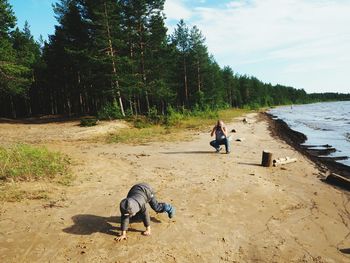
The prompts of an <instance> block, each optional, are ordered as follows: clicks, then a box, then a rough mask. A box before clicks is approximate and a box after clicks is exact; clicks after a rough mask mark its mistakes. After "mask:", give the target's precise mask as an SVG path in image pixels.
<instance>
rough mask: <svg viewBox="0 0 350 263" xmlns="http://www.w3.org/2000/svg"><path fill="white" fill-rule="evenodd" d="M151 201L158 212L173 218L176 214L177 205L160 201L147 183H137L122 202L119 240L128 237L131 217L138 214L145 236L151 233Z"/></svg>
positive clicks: (152, 206)
mask: <svg viewBox="0 0 350 263" xmlns="http://www.w3.org/2000/svg"><path fill="white" fill-rule="evenodd" d="M147 203H149V204H150V206H151V208H152V209H153V210H154V211H156V212H157V213H165V212H166V213H168V217H169V218H172V217H173V216H174V215H175V207H173V206H172V205H171V204H167V203H158V201H157V199H156V197H155V195H154V191H153V189H152V188H151V187H150V186H149V185H148V184H146V183H141V184H136V185H134V186H133V187H131V189H130V191H129V193H128V195H127V198H124V199H123V200H122V201H121V202H120V213H121V231H122V233H121V235H120V236H119V237H118V238H116V240H117V241H121V240H124V239H127V236H126V231H127V229H128V226H129V220H130V218H132V217H134V216H137V217H141V218H142V221H143V224H144V226H145V227H146V231H144V232H143V233H142V234H143V235H145V236H149V235H151V226H150V222H151V220H150V215H149V213H148V210H147V206H146V204H147Z"/></svg>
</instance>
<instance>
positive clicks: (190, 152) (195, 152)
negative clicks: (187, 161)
mask: <svg viewBox="0 0 350 263" xmlns="http://www.w3.org/2000/svg"><path fill="white" fill-rule="evenodd" d="M162 153H163V154H203V153H206V154H208V153H215V151H182V152H162Z"/></svg>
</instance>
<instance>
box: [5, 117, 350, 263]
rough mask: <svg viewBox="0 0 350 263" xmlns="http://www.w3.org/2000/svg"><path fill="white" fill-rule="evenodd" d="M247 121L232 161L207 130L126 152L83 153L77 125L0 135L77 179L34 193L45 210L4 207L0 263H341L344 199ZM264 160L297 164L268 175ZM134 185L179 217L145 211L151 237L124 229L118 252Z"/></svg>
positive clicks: (345, 239) (346, 246) (120, 147)
mask: <svg viewBox="0 0 350 263" xmlns="http://www.w3.org/2000/svg"><path fill="white" fill-rule="evenodd" d="M245 118H246V119H247V121H248V123H246V124H245V123H243V122H242V121H241V120H242V118H238V119H236V120H234V121H232V123H229V124H228V128H229V130H231V129H235V130H236V131H237V132H236V133H232V136H233V141H232V153H231V154H229V155H227V154H224V151H223V153H221V154H215V153H214V151H213V149H212V148H211V147H210V146H209V140H210V139H211V138H210V135H209V133H210V128H211V127H208V130H206V131H203V132H201V133H193V140H192V141H190V142H189V141H186V142H182V141H179V142H171V143H157V142H155V143H149V144H145V145H137V146H132V145H124V144H103V143H92V142H89V141H87V140H86V139H87V138H89V136H94V135H95V133H94V132H89V128H79V129H80V130H79V132H80V133H81V134H83V136H78V131H77V130H75V129H78V128H77V123H56V124H40V125H38V124H37V125H28V124H27V125H24V124H0V137H1V140H2V141H3V142H12V141H27V142H30V143H34V144H43V145H46V146H47V147H48V148H49V149H52V150H59V151H62V152H64V153H66V154H68V155H69V156H70V157H71V158H72V160H73V163H74V164H73V166H72V169H73V172H74V174H75V175H76V179H75V181H74V183H73V185H72V186H70V187H62V186H57V185H56V186H55V185H51V184H48V183H40V184H39V187H41V189H44V190H46V191H48V192H49V194H50V200H26V201H22V202H17V203H6V202H5V203H1V205H0V262H350V255H349V254H348V253H349V251H350V229H349V224H350V217H349V214H350V213H349V212H350V204H349V193H348V192H345V191H343V190H341V189H338V188H335V187H334V186H331V185H328V184H325V183H324V182H322V181H320V180H319V178H318V177H319V176H320V171H319V170H318V169H317V167H316V166H315V164H314V163H312V162H311V161H310V160H308V159H307V158H305V157H303V156H302V155H301V154H299V153H298V152H297V151H295V150H294V149H293V148H291V147H290V146H289V145H287V144H285V143H284V142H283V141H281V140H279V139H278V138H275V137H272V136H271V135H270V132H269V130H268V122H266V121H265V120H263V119H261V118H259V116H258V115H257V114H249V115H247V116H245ZM102 125H103V126H101V127H105V128H104V130H105V131H106V132H109V131H110V129H111V128H113V127H114V128H116V127H124V125H125V124H120V125H119V124H117V123H116V122H112V123H109V124H108V123H105V124H102ZM110 125H112V126H113V127H110ZM97 127H98V126H97ZM95 129H97V128H95ZM34 130H35V132H31V131H34ZM54 131H56V132H54ZM84 131H86V132H84ZM90 131H91V130H90ZM63 133H64V134H65V135H63ZM101 133H103V129H102V128H99V129H98V130H97V131H96V134H101ZM47 134H49V136H47ZM62 136H63V137H62ZM238 138H244V140H243V141H236V139H238ZM263 150H269V151H271V152H272V153H273V154H274V157H275V158H277V157H285V156H289V157H292V158H297V160H298V161H297V162H295V163H291V164H287V165H285V166H281V167H270V168H265V167H262V166H260V162H261V154H262V151H263ZM137 182H148V183H149V184H151V185H152V186H153V187H154V188H155V189H156V191H157V198H158V200H160V201H167V202H171V203H172V204H173V205H174V206H175V207H176V209H177V213H176V216H175V217H174V218H173V219H169V218H168V217H167V216H166V214H156V213H155V212H153V211H151V218H152V225H151V227H152V235H151V236H150V237H145V236H143V235H142V234H141V231H143V230H144V227H143V224H142V223H133V224H131V228H130V231H129V232H128V240H126V241H122V242H120V243H118V242H116V241H115V240H114V239H115V237H116V236H117V233H118V232H119V219H120V217H119V216H120V215H119V208H118V207H119V201H120V200H121V199H122V198H123V197H125V195H126V194H127V192H128V190H129V188H130V187H131V186H132V185H133V184H135V183H137ZM30 185H31V184H28V187H29V186H30ZM36 187H38V184H36Z"/></svg>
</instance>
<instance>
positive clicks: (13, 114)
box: [10, 96, 17, 119]
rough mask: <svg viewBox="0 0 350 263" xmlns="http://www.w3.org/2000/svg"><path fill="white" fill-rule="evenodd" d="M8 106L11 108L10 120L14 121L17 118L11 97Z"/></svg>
mask: <svg viewBox="0 0 350 263" xmlns="http://www.w3.org/2000/svg"><path fill="white" fill-rule="evenodd" d="M10 106H11V114H12V118H14V119H16V118H17V114H16V109H15V105H14V103H13V98H12V96H10Z"/></svg>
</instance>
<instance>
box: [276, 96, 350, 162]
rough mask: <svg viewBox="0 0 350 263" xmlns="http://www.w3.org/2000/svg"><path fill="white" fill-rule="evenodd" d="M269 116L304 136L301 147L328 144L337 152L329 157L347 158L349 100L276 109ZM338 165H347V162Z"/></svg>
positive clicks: (349, 155) (348, 160) (349, 124)
mask: <svg viewBox="0 0 350 263" xmlns="http://www.w3.org/2000/svg"><path fill="white" fill-rule="evenodd" d="M270 113H271V114H273V115H275V116H277V117H278V118H279V119H282V120H284V121H285V122H286V123H287V124H288V125H289V127H290V128H292V129H293V130H296V131H299V132H301V133H304V134H305V135H306V136H307V138H308V139H307V141H306V142H305V144H307V145H324V144H330V145H332V146H333V147H334V148H336V149H337V151H336V152H335V153H332V154H330V155H329V156H334V157H335V156H348V157H349V158H350V101H342V102H323V103H314V104H305V105H293V106H285V107H278V108H275V109H272V110H270ZM339 162H340V163H343V164H345V165H348V166H350V159H347V160H343V161H339Z"/></svg>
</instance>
